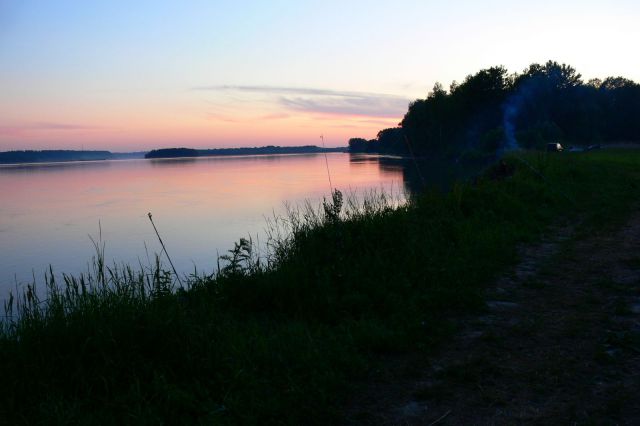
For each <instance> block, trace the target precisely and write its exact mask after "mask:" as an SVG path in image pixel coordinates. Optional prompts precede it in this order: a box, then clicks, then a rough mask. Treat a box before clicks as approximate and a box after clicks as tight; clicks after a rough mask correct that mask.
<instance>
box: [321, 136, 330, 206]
mask: <svg viewBox="0 0 640 426" xmlns="http://www.w3.org/2000/svg"><path fill="white" fill-rule="evenodd" d="M320 139H321V140H322V149H323V151H324V162H325V164H326V166H327V177H329V190H330V191H331V196H333V184H332V183H331V173H330V172H329V160H328V159H327V148H326V147H325V146H324V135H320Z"/></svg>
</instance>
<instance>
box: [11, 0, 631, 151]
mask: <svg viewBox="0 0 640 426" xmlns="http://www.w3.org/2000/svg"><path fill="white" fill-rule="evenodd" d="M638 22H640V2H638V1H637V0H625V1H622V0H618V1H608V2H602V1H589V0H581V1H577V0H570V1H559V0H554V1H545V0H539V1H527V2H518V1H513V0H511V1H502V0H499V1H498V0H485V1H456V0H452V1H441V0H440V1H393V2H391V1H384V2H383V1H371V0H370V1H348V2H347V1H345V0H342V1H332V0H323V1H299V0H298V1H264V2H259V1H244V2H240V1H233V2H232V1H228V2H222V1H204V0H202V1H196V0H181V1H159V0H154V1H147V0H136V1H133V0H127V1H120V0H104V1H80V0H76V1H70V0H39V1H38V0H0V94H1V95H0V151H4V150H14V149H81V148H84V149H108V150H112V151H132V150H147V149H151V148H159V147H170V146H188V147H194V148H214V147H234V146H261V145H268V144H275V145H305V144H319V143H320V139H319V135H320V134H324V135H325V141H326V143H327V145H328V146H343V145H346V142H347V140H348V138H349V137H354V136H358V137H365V138H371V137H374V136H375V134H376V133H377V131H378V130H380V129H382V128H386V127H391V126H394V125H396V124H397V123H398V122H399V121H400V120H401V118H402V116H403V114H404V112H405V111H406V109H407V105H408V103H409V102H410V101H411V100H414V99H416V98H421V97H425V96H426V95H427V93H428V92H429V90H430V88H431V87H432V86H433V84H434V83H435V82H436V81H440V82H442V83H443V84H444V85H445V87H448V86H449V84H450V83H451V81H453V80H457V81H462V80H463V79H464V77H465V75H467V74H469V73H475V72H476V71H478V70H479V69H481V68H486V67H489V66H492V65H504V66H506V67H507V68H508V69H509V70H511V71H522V70H523V69H524V68H525V67H526V66H527V65H528V64H530V63H532V62H545V61H546V60H548V59H554V60H557V61H559V62H565V63H568V64H570V65H572V66H574V67H575V68H577V70H578V71H579V72H581V73H582V75H583V77H584V78H585V79H588V78H592V77H600V78H604V77H607V76H610V75H614V76H618V75H622V76H625V77H627V78H631V79H633V80H635V81H640V55H638V53H637V49H638V41H640V25H638Z"/></svg>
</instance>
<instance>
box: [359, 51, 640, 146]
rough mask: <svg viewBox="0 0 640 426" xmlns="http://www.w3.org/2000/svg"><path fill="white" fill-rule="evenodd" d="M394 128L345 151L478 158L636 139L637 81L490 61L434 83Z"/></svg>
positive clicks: (639, 122) (639, 124)
mask: <svg viewBox="0 0 640 426" xmlns="http://www.w3.org/2000/svg"><path fill="white" fill-rule="evenodd" d="M399 125H400V127H397V128H391V129H384V130H381V131H380V132H379V133H378V136H377V137H376V139H372V140H366V139H362V138H353V139H351V140H350V141H349V148H350V150H351V152H378V153H387V154H398V155H416V156H434V155H438V156H453V157H459V156H461V155H462V156H472V157H477V156H483V155H487V154H493V153H494V152H496V151H497V150H500V149H509V148H515V147H516V145H518V146H520V147H523V148H538V149H539V148H542V147H544V145H545V144H546V143H548V142H560V143H563V144H566V145H578V146H580V145H582V146H585V145H592V144H596V143H609V142H629V141H636V142H637V141H640V84H638V83H635V82H633V81H631V80H629V79H626V78H624V77H607V78H605V79H604V80H600V79H592V80H589V81H587V82H585V81H583V80H582V76H581V75H580V74H579V73H578V72H577V71H576V70H575V69H574V68H572V67H571V66H569V65H565V64H559V63H557V62H553V61H549V62H547V63H546V64H544V65H540V64H532V65H530V66H529V67H528V68H527V69H525V70H524V71H523V72H522V73H513V74H510V73H509V72H508V71H507V69H506V68H504V67H502V66H497V67H492V68H488V69H484V70H481V71H478V72H477V73H476V74H474V75H469V76H467V77H466V78H465V80H464V81H463V82H462V83H456V82H455V81H454V82H453V83H451V86H450V87H449V90H448V91H447V90H446V89H445V88H444V87H443V86H442V85H441V84H440V83H436V85H435V86H434V88H433V91H431V92H430V93H429V95H428V96H427V98H426V99H418V100H416V101H414V102H412V103H411V104H410V105H409V110H408V111H407V113H406V114H405V116H404V118H403V119H402V121H401V122H400V124H399ZM516 140H517V141H518V144H516Z"/></svg>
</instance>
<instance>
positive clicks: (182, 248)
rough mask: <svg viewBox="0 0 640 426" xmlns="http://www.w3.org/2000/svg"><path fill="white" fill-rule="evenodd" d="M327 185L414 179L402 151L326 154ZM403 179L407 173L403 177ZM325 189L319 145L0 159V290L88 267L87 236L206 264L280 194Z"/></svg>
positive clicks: (392, 187) (280, 202)
mask: <svg viewBox="0 0 640 426" xmlns="http://www.w3.org/2000/svg"><path fill="white" fill-rule="evenodd" d="M327 158H328V161H329V167H330V170H331V179H332V181H333V185H334V187H336V188H339V189H340V190H342V191H343V192H345V193H348V192H350V191H357V192H359V193H362V192H363V191H367V190H370V189H377V190H379V189H384V190H386V191H390V192H393V193H395V194H399V193H402V192H404V188H405V184H406V185H407V186H411V185H414V186H415V182H414V183H413V184H410V182H409V180H411V174H410V173H409V174H408V175H407V173H406V170H405V169H403V165H402V164H401V163H399V162H398V161H393V160H381V159H380V158H378V157H376V156H350V155H349V154H328V156H327ZM405 180H406V181H407V182H405ZM328 194H329V183H328V180H327V170H326V166H325V157H324V156H323V155H280V156H255V157H210V158H198V159H170V160H124V161H97V162H77V163H50V164H34V165H19V166H0V196H1V200H2V202H1V203H0V299H3V298H4V297H5V296H6V294H7V293H8V291H9V289H14V288H15V287H16V285H18V286H21V284H23V283H30V282H32V281H33V278H34V277H35V279H36V281H37V282H38V283H43V277H44V273H45V271H46V270H47V269H48V267H49V265H52V267H53V270H54V272H56V273H60V272H65V273H74V274H77V273H79V272H82V271H85V270H86V268H87V263H88V261H89V260H90V259H91V257H92V255H93V254H94V249H93V245H92V243H91V240H90V238H89V236H92V237H93V238H94V239H97V238H98V234H99V229H100V227H101V229H102V240H103V241H104V242H105V243H106V257H107V262H108V263H109V264H112V263H113V262H114V261H115V262H118V263H121V262H126V263H130V264H133V265H135V264H138V262H139V261H141V262H142V263H143V264H145V265H146V264H148V261H147V254H146V253H147V251H148V252H149V253H150V254H151V256H152V255H153V253H160V250H161V247H160V246H159V243H158V241H157V238H156V236H155V234H154V232H153V228H152V227H151V224H150V222H149V220H148V218H147V212H151V213H152V214H153V218H154V221H155V223H156V225H157V227H158V229H159V231H160V234H161V236H162V238H163V240H164V242H165V244H166V245H167V249H168V251H169V254H170V255H171V257H172V259H173V261H174V264H175V266H176V268H177V269H178V272H179V273H181V274H182V273H191V272H193V271H194V266H197V268H198V271H201V272H211V271H212V270H213V269H214V267H215V263H216V262H215V260H216V258H217V254H218V253H220V254H222V253H224V252H225V251H226V250H228V249H229V248H231V247H232V246H233V242H234V241H237V240H238V239H239V238H240V237H243V236H245V237H246V236H247V235H251V236H253V237H254V239H255V236H256V235H258V238H259V237H260V235H261V234H262V235H264V233H263V230H264V228H265V224H266V222H265V217H266V216H272V215H273V213H274V212H275V213H276V214H282V213H283V212H284V211H285V209H284V202H285V201H286V202H290V203H291V204H296V203H301V202H303V201H304V200H310V201H311V202H313V203H319V202H320V200H321V199H322V197H323V196H326V195H328Z"/></svg>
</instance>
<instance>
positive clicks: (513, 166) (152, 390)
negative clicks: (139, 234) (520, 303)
mask: <svg viewBox="0 0 640 426" xmlns="http://www.w3.org/2000/svg"><path fill="white" fill-rule="evenodd" d="M524 160H525V161H526V162H527V163H528V164H529V165H526V164H525V163H524V162H522V161H521V160H520V159H517V158H515V157H511V158H508V159H507V165H506V166H501V167H495V168H493V169H492V170H490V171H489V172H488V173H487V174H486V175H485V177H483V178H481V179H478V180H477V181H476V182H474V183H473V184H464V185H458V186H455V187H454V189H453V190H452V191H451V192H450V193H447V194H441V193H438V192H427V193H426V194H424V195H422V196H420V197H416V198H415V199H414V200H412V201H411V202H410V203H408V204H406V205H404V206H401V207H397V208H392V207H390V206H388V205H387V203H386V201H385V200H384V199H380V198H378V199H376V200H377V201H376V200H370V201H369V202H368V203H366V205H364V206H361V207H360V208H351V209H349V208H348V206H340V204H341V202H340V199H339V197H334V200H332V201H331V202H327V204H326V205H325V206H324V207H323V208H321V209H320V210H319V211H315V212H311V211H309V210H302V211H299V212H298V213H295V212H293V213H292V215H291V216H290V217H289V218H287V219H286V221H282V222H279V223H276V224H274V227H273V238H272V239H271V241H270V247H271V249H270V252H269V253H268V254H266V258H263V259H262V260H260V261H258V260H257V258H256V257H255V255H254V254H253V253H251V250H250V248H249V245H248V244H245V243H243V242H241V243H239V244H238V246H237V247H236V250H235V251H234V252H232V253H229V256H228V258H227V260H226V262H225V263H223V266H224V265H226V267H224V268H222V270H221V273H220V274H218V275H217V276H213V277H209V278H203V279H194V280H192V282H191V283H190V284H189V290H187V291H171V290H172V277H171V275H170V273H168V272H165V271H163V268H162V267H160V266H158V267H156V268H151V269H149V270H146V269H143V270H140V271H137V270H131V269H125V270H122V269H120V270H117V271H116V270H111V269H109V268H107V267H106V266H105V265H103V264H102V263H101V260H100V256H98V257H97V259H96V265H95V271H94V273H93V274H92V275H91V276H85V277H77V278H72V277H67V278H66V281H65V282H64V283H55V282H50V283H48V287H49V294H48V296H47V298H46V300H38V299H37V297H36V296H35V295H34V293H33V292H31V293H29V292H28V293H27V294H25V295H24V296H23V297H21V298H20V307H16V303H13V310H12V311H10V313H11V314H14V315H19V317H20V320H18V321H16V322H14V323H5V324H4V327H3V329H2V332H1V335H0V377H1V378H2V381H3V384H4V386H2V387H0V419H5V420H6V421H7V422H8V423H12V424H15V423H82V424H121V423H135V424H145V423H149V424H158V423H163V422H164V423H168V424H175V423H178V424H179V423H186V424H193V423H206V424H218V423H219V424H258V423H259V424H269V423H271V424H274V423H278V424H326V423H327V422H329V421H332V420H335V418H336V416H337V415H338V414H337V413H338V408H337V407H339V404H340V401H341V398H342V396H343V395H345V394H346V393H348V392H350V391H354V389H353V388H352V385H350V384H349V383H352V382H353V381H354V379H357V378H358V377H363V376H364V375H365V374H366V373H367V370H368V369H369V368H372V366H375V363H376V359H377V357H378V356H379V355H380V354H385V353H392V352H402V351H416V350H418V351H420V350H423V351H429V350H430V349H431V348H433V347H435V346H436V345H437V344H438V342H439V341H441V340H442V339H446V338H447V336H449V335H450V334H451V333H452V332H454V331H455V317H456V314H457V313H459V312H468V311H470V310H480V309H481V308H482V306H483V301H482V297H481V290H482V289H483V287H484V286H486V285H487V284H489V283H491V282H492V279H493V278H494V277H495V276H496V274H498V273H499V272H500V271H501V270H503V269H504V268H505V267H506V266H508V265H509V264H510V263H512V262H513V261H514V260H515V257H516V250H515V249H516V246H517V244H518V243H521V242H526V241H532V240H534V239H536V238H537V237H539V236H540V235H541V233H542V232H543V231H544V230H545V229H547V228H548V227H549V226H550V225H553V224H555V223H557V222H558V221H563V220H572V219H575V218H578V217H580V219H581V221H582V222H583V223H585V224H586V225H585V228H584V229H589V227H591V226H606V225H607V224H611V223H614V222H616V221H617V220H619V219H621V218H622V217H624V215H625V214H626V213H627V212H629V210H630V208H631V207H632V204H633V203H634V202H635V200H636V199H637V197H638V195H640V180H639V178H640V168H639V167H638V166H639V165H640V152H636V151H631V150H628V151H602V152H590V153H575V154H569V153H566V154H557V155H555V154H554V155H546V154H535V153H534V154H528V155H526V156H525V157H524ZM530 166H531V167H530ZM340 207H341V208H340ZM282 227H284V229H283V228H282ZM278 230H283V232H282V233H281V234H280V236H278Z"/></svg>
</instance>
